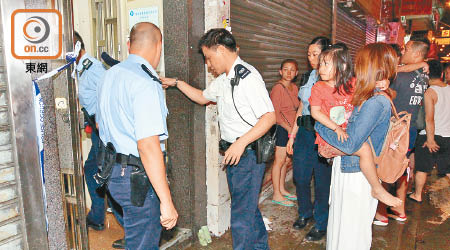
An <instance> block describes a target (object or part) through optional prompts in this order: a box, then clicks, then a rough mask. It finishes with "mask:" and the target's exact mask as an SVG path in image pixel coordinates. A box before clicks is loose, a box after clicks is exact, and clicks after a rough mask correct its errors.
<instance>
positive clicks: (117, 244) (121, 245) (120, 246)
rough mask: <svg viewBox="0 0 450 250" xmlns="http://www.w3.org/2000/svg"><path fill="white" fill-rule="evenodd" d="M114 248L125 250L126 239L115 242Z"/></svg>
mask: <svg viewBox="0 0 450 250" xmlns="http://www.w3.org/2000/svg"><path fill="white" fill-rule="evenodd" d="M112 247H113V248H115V249H125V238H123V239H120V240H116V241H114V242H113V244H112Z"/></svg>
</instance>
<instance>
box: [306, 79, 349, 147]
mask: <svg viewBox="0 0 450 250" xmlns="http://www.w3.org/2000/svg"><path fill="white" fill-rule="evenodd" d="M350 81H351V86H352V89H354V86H355V82H356V80H355V78H352V79H351V80H350ZM342 88H343V87H342ZM341 92H342V93H343V95H341V94H339V93H338V92H337V91H335V88H334V87H330V86H329V85H327V84H326V83H325V82H322V81H320V82H317V83H316V84H314V86H313V87H312V89H311V97H310V98H309V103H310V105H311V106H320V110H321V111H322V112H323V113H324V114H326V115H327V116H328V117H329V118H330V119H331V120H332V121H333V122H335V123H336V124H337V125H339V126H341V128H343V129H345V128H346V127H347V123H348V119H349V118H350V116H351V114H352V111H353V105H352V99H353V91H352V93H351V94H346V93H345V92H344V91H343V90H342V91H341ZM316 144H319V145H325V144H327V142H326V141H325V140H323V139H322V137H320V136H319V135H318V134H317V137H316Z"/></svg>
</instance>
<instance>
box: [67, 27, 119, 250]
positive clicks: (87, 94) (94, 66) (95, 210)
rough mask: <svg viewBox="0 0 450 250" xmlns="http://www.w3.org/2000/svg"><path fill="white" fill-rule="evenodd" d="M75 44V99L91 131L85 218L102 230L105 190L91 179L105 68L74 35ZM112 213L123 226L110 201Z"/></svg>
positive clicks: (93, 170)
mask: <svg viewBox="0 0 450 250" xmlns="http://www.w3.org/2000/svg"><path fill="white" fill-rule="evenodd" d="M74 41H75V43H76V42H77V41H79V42H80V43H81V50H80V52H79V55H78V58H77V61H76V62H77V67H76V70H77V77H78V99H79V100H80V104H81V106H83V111H84V115H85V117H86V118H88V119H89V120H90V121H91V122H90V123H91V124H90V126H91V127H92V129H93V131H92V133H91V141H92V146H91V149H90V151H89V155H88V158H87V160H86V162H85V163H84V175H85V178H86V185H87V187H88V191H89V195H90V196H91V201H92V202H91V210H90V211H89V213H88V215H87V217H86V224H87V226H88V227H90V228H92V229H94V230H97V231H101V230H103V229H104V228H105V225H104V221H105V189H104V188H101V187H100V185H99V184H97V183H96V181H95V180H94V175H95V174H96V173H97V172H98V166H97V154H98V146H99V138H98V131H97V129H96V128H95V114H96V110H97V86H98V85H99V84H100V82H101V80H102V78H103V76H104V75H105V72H106V69H105V68H104V67H103V64H102V63H101V62H100V61H98V60H97V59H95V58H94V57H92V56H90V55H89V54H88V53H87V52H86V50H85V48H84V43H83V39H82V38H81V36H80V35H79V34H78V32H75V34H74ZM110 205H111V207H112V209H113V213H114V215H115V216H116V218H117V221H118V222H119V224H120V225H123V221H122V211H121V208H120V206H119V205H118V204H117V203H115V202H114V201H110ZM123 245H124V243H123V239H120V240H117V241H115V242H114V243H113V247H114V248H123Z"/></svg>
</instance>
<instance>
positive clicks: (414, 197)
mask: <svg viewBox="0 0 450 250" xmlns="http://www.w3.org/2000/svg"><path fill="white" fill-rule="evenodd" d="M409 198H410V199H413V200H416V201H417V202H422V196H420V199H419V197H418V196H417V195H416V192H414V193H412V194H410V195H409Z"/></svg>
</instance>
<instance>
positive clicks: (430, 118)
mask: <svg viewBox="0 0 450 250" xmlns="http://www.w3.org/2000/svg"><path fill="white" fill-rule="evenodd" d="M424 99H425V122H426V128H425V130H426V131H427V141H426V142H425V143H424V144H423V146H422V147H423V148H424V147H428V150H429V151H430V153H434V152H437V151H438V150H439V145H438V144H437V143H436V141H435V140H434V133H435V124H434V106H435V105H436V102H437V94H436V91H434V90H433V89H431V88H429V89H427V91H425V94H424Z"/></svg>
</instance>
